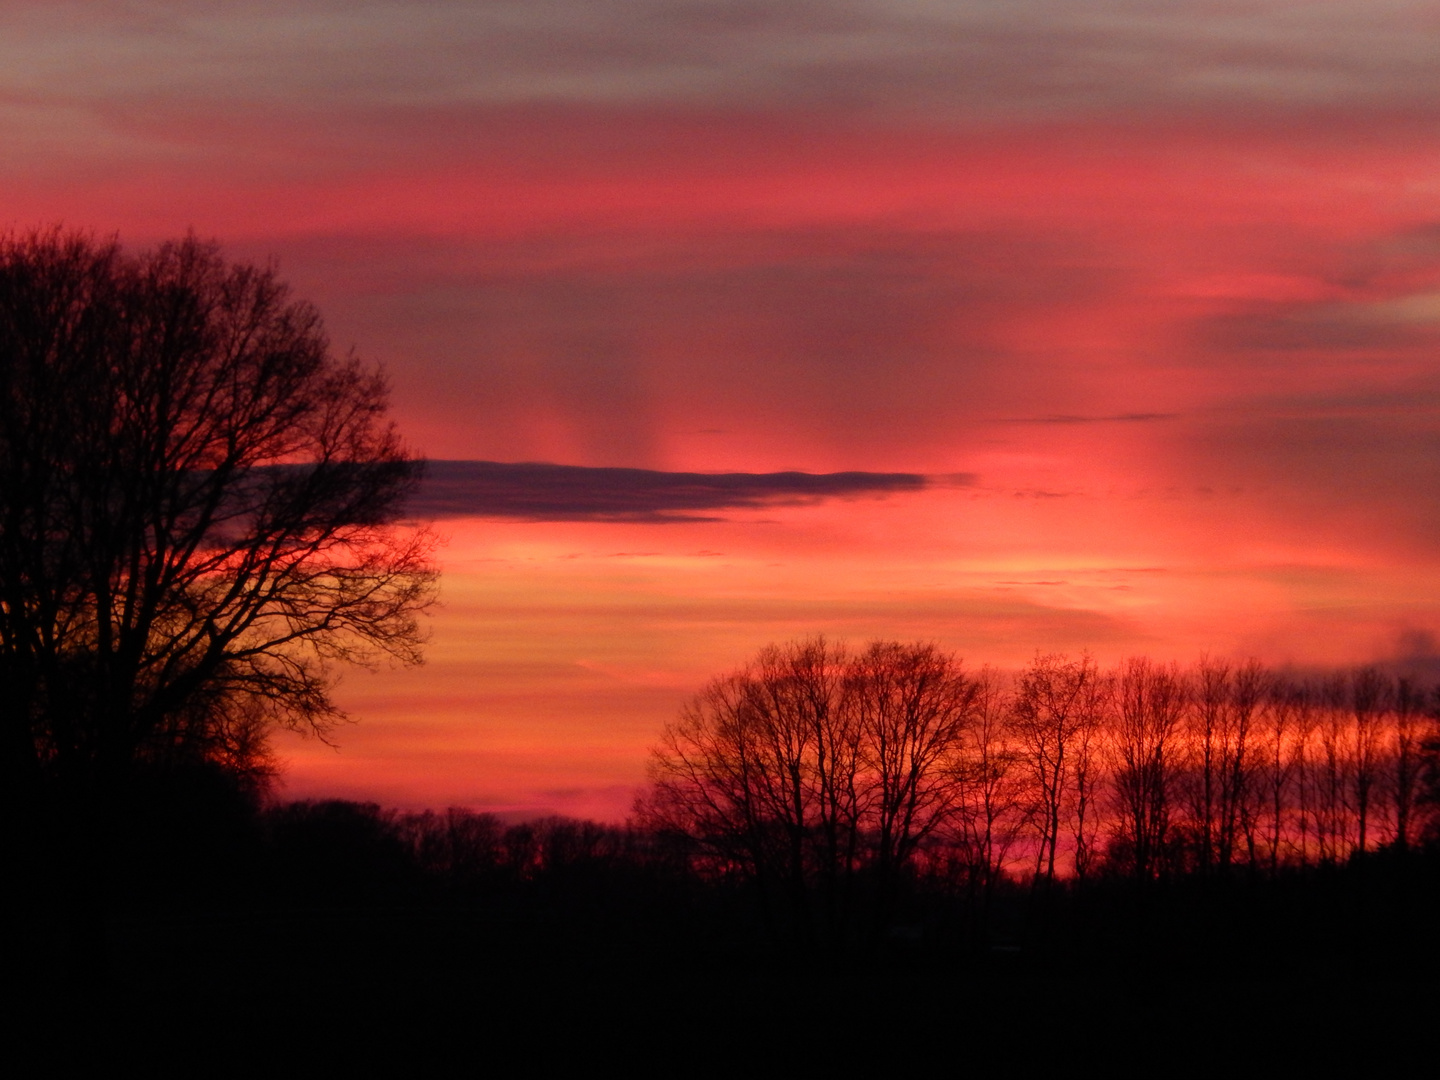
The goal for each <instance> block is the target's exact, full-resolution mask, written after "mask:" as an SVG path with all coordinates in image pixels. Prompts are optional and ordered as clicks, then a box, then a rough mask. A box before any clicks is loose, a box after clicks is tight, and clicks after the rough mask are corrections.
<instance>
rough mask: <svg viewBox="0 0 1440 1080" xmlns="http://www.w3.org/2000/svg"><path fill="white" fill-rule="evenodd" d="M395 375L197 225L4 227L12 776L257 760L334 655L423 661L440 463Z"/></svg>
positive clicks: (0, 560)
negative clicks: (396, 411)
mask: <svg viewBox="0 0 1440 1080" xmlns="http://www.w3.org/2000/svg"><path fill="white" fill-rule="evenodd" d="M386 399H387V390H386V384H385V381H384V379H383V378H382V376H381V374H380V373H379V372H378V370H376V369H375V368H373V367H371V366H368V365H366V364H363V363H361V362H360V361H358V360H356V359H355V358H353V357H344V356H336V355H335V354H334V353H333V352H332V350H331V348H330V345H329V342H328V340H327V338H326V335H325V333H324V330H323V327H322V325H321V322H320V318H319V316H318V315H317V313H316V312H315V310H314V308H312V307H311V306H309V305H308V304H305V303H303V302H300V301H297V300H296V299H294V298H293V297H292V296H291V295H290V293H289V291H288V289H287V287H286V286H285V285H284V284H283V283H281V282H280V281H279V280H278V278H277V277H276V275H275V273H274V271H273V269H270V268H257V267H255V266H250V265H244V264H234V263H230V262H227V261H226V260H225V259H223V258H222V257H221V255H220V254H219V252H218V250H217V249H216V248H215V246H214V245H212V244H208V243H202V242H200V241H197V240H195V239H194V238H189V239H185V240H181V241H178V242H174V243H167V244H163V245H161V246H159V247H157V248H155V249H154V250H152V251H149V252H147V253H144V254H138V255H136V254H131V253H128V252H126V251H125V250H123V249H122V248H121V247H119V246H118V244H116V243H114V242H106V241H99V240H96V239H94V238H92V237H88V236H85V235H80V234H74V233H66V232H62V231H60V230H51V231H45V232H37V233H30V234H25V235H10V236H7V237H4V238H0V708H3V714H0V715H3V751H0V753H3V759H4V768H5V770H6V780H7V783H9V784H10V790H11V791H12V793H13V792H20V791H26V790H35V788H34V785H35V784H36V783H44V782H46V781H47V778H48V779H50V780H54V779H59V780H61V781H62V786H63V787H67V789H68V788H69V787H70V786H71V785H78V786H76V787H74V790H77V791H78V790H90V791H94V790H96V789H97V788H98V789H104V788H106V787H107V786H109V785H111V784H112V783H114V782H116V781H117V780H118V779H119V778H121V777H123V776H124V775H125V774H126V773H127V770H130V769H132V768H133V767H134V766H136V765H137V764H140V763H144V762H154V761H161V760H174V759H176V758H188V759H198V760H209V761H216V760H218V761H221V762H222V763H228V764H231V765H244V764H246V763H247V762H252V761H253V760H254V758H255V756H256V754H257V753H259V752H260V751H261V750H263V746H264V733H265V731H266V729H267V727H268V725H270V724H272V723H274V722H280V723H285V724H290V725H294V726H299V727H303V728H308V729H313V730H322V731H323V730H324V729H325V728H326V727H327V726H329V725H330V724H331V723H333V722H334V721H335V720H336V719H337V718H338V717H339V713H338V711H337V710H336V708H335V705H334V703H333V701H332V699H331V697H330V693H329V690H330V686H331V682H332V674H333V667H334V664H335V662H337V661H359V662H373V661H375V660H377V659H379V658H382V657H385V656H389V657H393V658H396V659H398V660H399V661H401V662H405V663H413V662H416V661H418V660H419V659H420V645H421V641H422V633H421V628H420V626H419V624H418V622H417V616H418V615H419V614H420V613H421V612H422V611H423V609H424V608H425V607H426V605H427V604H428V603H429V601H430V599H431V597H432V595H433V587H434V581H435V570H434V567H433V565H432V563H431V561H430V551H431V542H430V539H429V537H428V535H427V534H426V533H425V532H424V530H419V529H415V528H411V527H406V526H404V525H403V524H402V523H401V521H400V515H401V513H402V509H403V501H404V498H405V496H406V495H407V493H408V492H409V491H410V490H411V488H412V486H413V485H414V483H415V482H416V480H417V478H418V475H419V468H420V463H419V462H418V461H417V460H416V459H414V458H412V457H411V456H410V455H409V454H408V453H407V452H406V451H405V449H404V447H403V445H402V443H401V442H400V440H399V438H398V437H397V435H396V433H395V431H394V429H393V427H392V425H391V424H390V422H389V421H388V420H387V418H386V403H387V401H386Z"/></svg>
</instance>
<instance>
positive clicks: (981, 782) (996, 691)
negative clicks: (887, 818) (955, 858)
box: [955, 668, 1028, 914]
mask: <svg viewBox="0 0 1440 1080" xmlns="http://www.w3.org/2000/svg"><path fill="white" fill-rule="evenodd" d="M1011 711H1012V709H1011V702H1010V698H1009V695H1008V694H1007V693H1006V691H1005V688H1004V686H1003V684H1002V682H1001V679H1000V675H999V673H997V672H996V671H994V670H993V669H991V668H982V669H981V670H980V671H979V673H978V674H977V675H976V676H975V698H974V708H973V710H972V718H971V721H970V725H969V728H968V735H967V739H966V743H965V751H964V753H963V755H962V756H961V757H960V759H959V761H958V762H957V768H958V769H959V776H958V779H959V782H960V803H959V814H958V815H957V817H956V821H955V831H956V844H957V846H958V848H959V851H960V854H961V856H962V858H963V860H964V863H965V868H966V877H967V880H968V883H969V885H970V887H971V889H972V890H978V891H979V894H980V905H981V909H982V914H983V913H984V912H987V911H988V910H989V907H990V903H991V901H992V899H993V896H994V891H995V886H996V884H997V883H998V882H999V880H1000V878H1001V877H1002V876H1003V874H1004V872H1005V866H1006V863H1007V862H1008V860H1009V857H1010V852H1011V850H1012V849H1013V848H1014V846H1015V842H1016V840H1017V839H1018V838H1019V836H1020V833H1021V830H1022V829H1024V828H1025V826H1026V824H1027V821H1028V816H1027V814H1026V805H1025V784H1024V782H1023V779H1022V777H1021V775H1020V772H1021V770H1020V767H1019V750H1018V748H1017V746H1016V745H1015V740H1014V737H1013V735H1012V733H1011V731H1010V718H1011Z"/></svg>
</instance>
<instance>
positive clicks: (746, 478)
mask: <svg viewBox="0 0 1440 1080" xmlns="http://www.w3.org/2000/svg"><path fill="white" fill-rule="evenodd" d="M929 482H930V481H929V478H927V477H925V476H923V475H921V474H919V473H872V472H838V473H805V472H776V473H688V472H659V471H655V470H651V469H592V468H586V467H584V466H579V465H551V464H545V463H539V462H522V463H518V464H505V463H501V462H496V461H429V462H426V466H425V479H424V481H423V483H422V484H421V487H420V490H419V492H418V493H417V494H416V496H415V497H414V498H413V499H412V500H411V503H410V513H411V514H412V515H413V516H415V517H417V518H455V517H489V518H518V519H522V520H528V521H639V522H652V523H665V522H677V521H717V520H721V518H720V515H718V514H716V513H715V511H720V510H745V509H756V508H761V507H766V506H784V505H795V504H797V503H811V502H819V501H821V500H824V499H837V498H853V497H857V496H872V497H873V496H881V495H889V494H896V493H900V492H907V491H919V490H920V489H922V488H924V487H926V486H927V485H928V484H929ZM951 482H954V481H953V479H952V481H951Z"/></svg>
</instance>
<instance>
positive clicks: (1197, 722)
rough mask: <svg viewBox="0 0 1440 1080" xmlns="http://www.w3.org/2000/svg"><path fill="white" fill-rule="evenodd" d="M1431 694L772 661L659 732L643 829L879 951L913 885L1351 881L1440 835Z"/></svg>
mask: <svg viewBox="0 0 1440 1080" xmlns="http://www.w3.org/2000/svg"><path fill="white" fill-rule="evenodd" d="M1437 703H1440V699H1437V696H1436V691H1435V690H1434V689H1433V688H1430V687H1423V686H1421V685H1419V684H1417V683H1416V682H1415V681H1413V680H1411V679H1408V678H1405V677H1401V676H1394V675H1390V674H1387V673H1384V672H1382V671H1380V670H1379V669H1377V668H1374V667H1364V668H1358V669H1354V670H1347V671H1332V672H1325V673H1315V674H1310V675H1302V674H1298V673H1295V672H1283V671H1278V670H1275V669H1272V668H1268V667H1266V666H1265V665H1263V664H1261V663H1259V662H1258V661H1254V660H1250V661H1246V662H1240V663H1235V662H1230V661H1225V660H1217V659H1211V658H1202V659H1200V660H1198V661H1196V662H1195V663H1193V664H1190V665H1188V666H1181V665H1179V664H1175V663H1160V662H1157V661H1155V660H1152V659H1150V658H1146V657H1133V658H1130V659H1127V660H1124V661H1122V662H1121V663H1119V664H1117V665H1116V666H1114V667H1111V668H1103V667H1101V666H1100V665H1099V664H1097V663H1096V661H1095V660H1094V659H1093V658H1091V657H1090V656H1088V655H1080V656H1067V655H1063V654H1037V655H1036V657H1035V658H1034V659H1033V661H1032V662H1031V663H1030V664H1029V665H1027V666H1026V667H1025V668H1024V669H1023V670H1021V671H1019V672H1016V673H1012V674H1006V673H1002V672H1000V671H998V670H996V669H994V668H990V667H980V668H975V669H970V668H967V667H966V666H965V665H964V664H963V663H962V662H961V661H959V660H958V659H956V658H955V657H953V656H951V655H949V654H947V653H944V652H943V651H941V650H940V649H939V648H937V647H936V646H934V645H932V644H924V643H917V644H901V643H898V642H875V643H872V644H870V645H868V646H867V647H865V648H863V649H860V650H858V651H855V650H851V649H848V648H846V647H845V646H844V645H841V644H836V643H832V642H828V641H825V640H823V639H819V638H816V639H812V640H808V641H800V642H793V643H790V644H786V645H778V646H771V647H769V648H767V649H765V650H763V651H762V652H761V653H760V654H759V655H758V656H757V657H756V659H755V660H754V661H753V662H751V663H750V664H748V665H746V666H745V667H743V668H741V669H740V670H738V671H735V672H733V673H731V674H729V675H726V676H723V677H721V678H719V679H717V680H715V681H714V682H712V683H711V684H710V685H709V686H708V687H707V688H706V689H705V690H704V691H702V692H701V693H700V694H699V695H698V696H697V697H696V698H695V699H694V700H693V701H692V702H691V703H690V704H689V705H688V706H687V707H686V709H685V710H684V711H683V712H682V714H681V715H680V717H679V718H678V719H677V720H676V721H675V722H673V723H672V724H670V725H668V726H667V727H666V729H665V731H664V733H663V735H662V737H661V740H660V742H659V744H658V745H657V746H656V747H655V749H654V752H653V754H652V759H651V763H650V785H649V787H648V789H647V790H646V792H645V793H644V795H643V796H642V797H641V798H640V800H639V802H638V803H637V817H638V820H639V821H640V822H641V823H643V824H644V826H645V827H646V828H647V829H650V830H652V831H654V832H656V833H658V834H662V835H668V836H670V837H672V838H675V839H676V840H677V841H678V842H680V843H682V844H683V846H684V848H685V850H686V851H687V852H688V853H689V859H690V860H691V865H692V867H693V869H694V870H695V872H697V873H699V874H701V875H704V876H710V877H714V878H731V879H734V880H737V881H744V882H746V883H747V884H748V886H749V887H751V888H752V889H753V890H754V892H755V893H756V895H757V898H758V900H759V902H760V904H761V905H762V907H763V908H764V910H765V913H766V917H767V919H770V920H772V921H775V922H777V923H781V924H783V925H785V926H788V927H790V928H792V929H794V930H796V932H799V933H801V934H802V936H804V935H813V936H815V937H817V938H820V939H828V940H837V939H844V938H846V937H850V936H854V935H855V934H857V933H860V934H864V933H867V932H869V933H881V932H883V931H884V929H885V927H886V926H887V925H889V924H890V923H891V922H892V921H893V919H894V918H895V917H896V899H897V897H898V896H899V894H900V893H901V892H902V891H904V890H906V889H913V888H914V887H915V886H916V884H917V882H920V881H921V880H922V879H923V880H928V881H929V882H930V883H931V884H939V883H941V882H944V883H948V884H949V885H951V886H952V887H958V888H960V889H962V890H963V891H964V892H965V893H966V894H967V895H969V896H971V897H972V898H975V899H976V900H977V902H978V903H980V904H981V905H982V906H984V905H986V904H988V903H989V901H990V900H991V898H993V895H994V892H995V890H996V888H997V887H999V886H1000V885H1001V884H1002V883H1006V882H1008V883H1011V884H1013V883H1015V882H1017V881H1020V882H1024V883H1025V884H1026V885H1028V887H1030V888H1031V889H1038V890H1044V889H1048V888H1051V887H1053V886H1054V885H1055V884H1056V883H1057V882H1062V881H1063V882H1068V883H1070V884H1071V885H1076V884H1079V885H1083V883H1084V882H1086V881H1087V880H1092V879H1094V878H1096V877H1097V876H1103V877H1105V878H1108V879H1112V880H1113V879H1116V878H1123V879H1127V880H1130V881H1133V882H1137V883H1141V884H1144V883H1146V882H1156V881H1160V880H1164V879H1172V878H1177V877H1186V876H1198V877H1213V876H1222V875H1233V874H1235V873H1238V872H1241V871H1243V872H1245V873H1247V874H1256V873H1264V874H1268V875H1271V876H1273V875H1276V874H1278V873H1281V872H1282V871H1284V870H1288V869H1293V868H1299V867H1311V866H1322V865H1338V864H1342V863H1345V862H1347V861H1350V860H1352V859H1354V858H1355V857H1357V856H1360V855H1363V854H1364V853H1367V852H1375V851H1377V850H1379V849H1381V848H1387V849H1394V850H1399V851H1404V850H1406V849H1408V848H1411V847H1412V846H1414V845H1415V844H1416V843H1417V842H1418V841H1419V840H1421V839H1422V838H1425V837H1428V836H1429V835H1430V830H1431V829H1432V827H1433V824H1434V795H1435V789H1436V776H1435V771H1434V770H1435V753H1436V749H1437V745H1436V741H1435V718H1436V707H1437Z"/></svg>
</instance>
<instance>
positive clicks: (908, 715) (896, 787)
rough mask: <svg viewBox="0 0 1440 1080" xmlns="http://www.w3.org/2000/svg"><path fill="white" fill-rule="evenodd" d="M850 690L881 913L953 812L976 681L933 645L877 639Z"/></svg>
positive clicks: (855, 665) (853, 672) (851, 676)
mask: <svg viewBox="0 0 1440 1080" xmlns="http://www.w3.org/2000/svg"><path fill="white" fill-rule="evenodd" d="M846 690H847V693H846V702H847V704H848V706H849V708H850V709H851V710H853V711H854V714H855V718H856V724H855V730H856V732H857V734H858V735H859V746H860V757H861V765H862V769H863V773H862V777H861V780H860V786H861V790H862V791H863V792H864V796H863V799H864V808H865V820H866V823H867V825H868V826H869V829H870V831H871V832H872V834H873V841H872V842H873V844H874V876H875V879H876V887H877V889H878V890H879V903H878V905H877V918H878V919H879V920H881V921H883V920H885V919H887V918H888V917H889V914H890V908H891V903H892V900H893V892H894V889H895V886H896V884H897V879H898V876H899V874H900V872H901V870H902V869H903V868H904V867H905V866H907V865H908V864H909V863H910V862H911V860H912V858H913V857H914V855H915V852H916V848H917V847H918V846H919V845H920V844H921V843H923V842H924V841H925V840H926V839H928V838H929V837H930V836H932V835H933V834H934V833H935V832H936V831H937V830H939V829H940V828H941V827H942V826H943V825H945V824H946V823H947V822H948V821H949V819H950V818H951V816H952V815H953V814H954V813H955V810H956V808H957V804H958V800H959V795H960V792H961V787H960V785H959V783H957V782H956V780H957V777H956V773H957V768H956V762H957V759H958V758H959V756H960V754H961V752H962V750H963V749H964V739H965V734H966V729H967V727H968V725H969V723H970V720H971V717H972V714H973V712H974V707H975V701H976V695H977V691H978V687H977V684H976V682H975V680H973V679H971V678H969V677H968V676H966V675H965V674H964V672H963V670H962V668H961V665H960V664H959V662H958V661H956V660H955V658H954V657H952V656H950V655H948V654H946V653H943V652H941V651H940V650H939V649H937V648H936V647H935V646H934V645H927V644H916V645H901V644H900V643H899V642H893V641H877V642H875V643H873V644H872V645H871V646H870V647H869V648H868V649H867V650H866V651H865V652H863V653H861V654H860V655H859V656H857V657H855V659H854V660H853V661H852V662H851V663H850V665H849V670H848V678H847V680H846Z"/></svg>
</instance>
